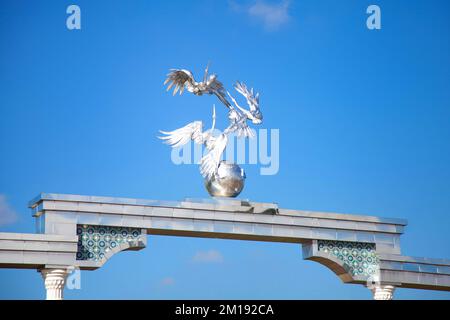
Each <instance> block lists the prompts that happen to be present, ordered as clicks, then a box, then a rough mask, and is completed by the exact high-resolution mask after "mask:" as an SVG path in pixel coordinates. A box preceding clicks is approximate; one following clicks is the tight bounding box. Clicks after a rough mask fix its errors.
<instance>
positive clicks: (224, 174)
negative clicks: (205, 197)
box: [205, 161, 245, 198]
mask: <svg viewBox="0 0 450 320" xmlns="http://www.w3.org/2000/svg"><path fill="white" fill-rule="evenodd" d="M244 181H245V172H244V169H242V168H241V167H240V166H238V165H237V164H235V163H228V162H226V161H221V162H220V164H219V168H218V169H217V175H216V176H213V177H212V178H211V179H205V186H206V189H207V190H208V193H209V194H210V195H211V196H213V197H232V198H234V197H237V196H238V195H239V194H240V193H241V191H242V189H243V188H244Z"/></svg>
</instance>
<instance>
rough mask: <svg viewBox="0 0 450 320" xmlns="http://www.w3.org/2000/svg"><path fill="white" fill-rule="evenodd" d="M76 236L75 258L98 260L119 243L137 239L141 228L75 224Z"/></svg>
mask: <svg viewBox="0 0 450 320" xmlns="http://www.w3.org/2000/svg"><path fill="white" fill-rule="evenodd" d="M77 236H78V250H77V260H89V261H99V260H101V259H103V257H104V256H105V254H106V253H107V252H109V251H111V250H112V249H114V248H116V247H118V246H119V245H120V244H122V243H125V242H135V241H138V240H139V237H140V236H141V229H138V228H126V227H109V226H91V225H77Z"/></svg>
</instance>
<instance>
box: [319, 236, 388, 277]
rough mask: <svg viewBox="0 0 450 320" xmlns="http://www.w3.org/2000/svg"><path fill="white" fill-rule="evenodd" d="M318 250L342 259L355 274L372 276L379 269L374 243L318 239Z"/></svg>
mask: <svg viewBox="0 0 450 320" xmlns="http://www.w3.org/2000/svg"><path fill="white" fill-rule="evenodd" d="M317 245H318V250H319V251H322V252H324V253H328V254H329V255H331V256H334V257H335V258H337V259H339V260H340V261H342V263H343V264H344V266H345V267H346V268H347V269H348V271H349V272H350V273H351V274H352V275H353V276H363V277H371V276H373V275H374V274H376V273H377V272H378V270H379V267H380V266H379V265H380V262H379V258H378V256H377V254H376V248H375V244H374V243H362V242H348V241H331V240H318V242H317Z"/></svg>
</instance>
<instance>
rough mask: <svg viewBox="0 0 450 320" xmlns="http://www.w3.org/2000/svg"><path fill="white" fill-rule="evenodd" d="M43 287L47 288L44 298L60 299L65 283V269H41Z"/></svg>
mask: <svg viewBox="0 0 450 320" xmlns="http://www.w3.org/2000/svg"><path fill="white" fill-rule="evenodd" d="M41 274H42V278H43V279H44V284H45V289H46V290H47V296H46V300H62V299H63V291H64V285H65V284H66V278H67V274H68V273H67V270H66V269H42V270H41Z"/></svg>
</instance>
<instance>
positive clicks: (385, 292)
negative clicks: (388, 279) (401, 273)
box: [371, 285, 395, 300]
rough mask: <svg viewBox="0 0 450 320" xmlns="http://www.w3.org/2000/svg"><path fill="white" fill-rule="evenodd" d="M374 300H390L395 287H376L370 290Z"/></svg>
mask: <svg viewBox="0 0 450 320" xmlns="http://www.w3.org/2000/svg"><path fill="white" fill-rule="evenodd" d="M371 290H372V293H373V299H374V300H392V299H393V298H394V290H395V287H394V286H391V285H378V286H374V287H373V288H371Z"/></svg>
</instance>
